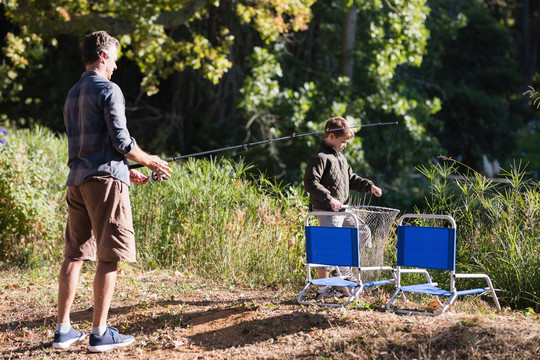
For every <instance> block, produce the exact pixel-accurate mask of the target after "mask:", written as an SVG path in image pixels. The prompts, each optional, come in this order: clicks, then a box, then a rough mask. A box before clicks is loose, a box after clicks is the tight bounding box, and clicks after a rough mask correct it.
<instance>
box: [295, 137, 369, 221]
mask: <svg viewBox="0 0 540 360" xmlns="http://www.w3.org/2000/svg"><path fill="white" fill-rule="evenodd" d="M371 185H373V182H372V181H371V180H368V179H364V178H361V177H360V176H358V175H356V174H355V173H354V172H353V171H352V168H351V167H350V166H349V163H348V162H347V159H345V156H343V154H341V153H338V152H337V151H336V150H335V149H334V148H333V147H332V146H331V145H329V144H328V143H327V142H326V141H323V143H322V145H321V147H320V148H319V150H317V152H316V153H315V154H313V155H312V156H311V158H310V159H309V161H308V163H307V165H306V172H305V174H304V188H305V189H306V191H307V192H308V193H309V200H310V202H311V205H313V208H314V209H318V210H328V211H331V210H332V208H331V207H330V199H332V198H336V199H337V200H339V201H340V202H341V203H342V204H343V205H346V204H347V203H348V201H349V190H356V191H359V192H370V191H371Z"/></svg>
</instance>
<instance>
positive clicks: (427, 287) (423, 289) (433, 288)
mask: <svg viewBox="0 0 540 360" xmlns="http://www.w3.org/2000/svg"><path fill="white" fill-rule="evenodd" d="M410 218H422V219H441V220H446V221H448V222H450V225H451V227H452V228H453V229H454V234H453V245H452V246H453V264H452V267H451V269H449V270H447V271H449V272H450V289H449V290H444V289H441V288H438V287H437V283H434V282H432V281H431V278H430V276H429V274H428V272H427V270H426V269H429V267H426V268H423V269H421V268H418V267H417V268H407V269H404V268H403V266H407V265H406V264H398V265H397V266H396V288H397V289H396V291H395V292H394V294H393V295H392V297H391V298H390V300H389V301H388V303H387V304H386V308H387V310H390V311H394V312H396V313H401V314H419V315H429V316H436V315H439V314H442V313H443V312H445V311H446V310H447V309H448V308H449V307H450V306H451V305H452V304H453V303H454V301H455V300H456V299H457V297H458V296H461V295H471V294H480V295H483V294H486V293H488V292H490V293H491V295H492V297H493V300H494V303H495V306H496V308H497V310H499V311H500V310H501V306H500V304H499V300H498V298H497V294H496V293H495V288H494V287H493V284H492V282H491V279H490V278H489V276H488V275H487V274H457V273H456V271H455V267H456V259H455V250H456V236H455V229H457V225H456V222H455V220H454V218H452V217H451V216H449V215H435V214H405V215H403V216H401V217H400V218H399V220H398V229H399V227H400V226H406V225H403V221H404V220H405V219H410ZM418 228H435V227H430V226H425V227H422V226H420V227H418ZM398 233H399V231H398ZM402 240H403V239H399V235H398V252H399V251H400V250H399V241H402ZM398 258H399V256H398ZM403 273H423V274H425V275H426V278H427V283H426V284H416V285H408V286H401V274H403ZM472 278H478V279H485V280H486V283H487V285H488V287H486V288H478V289H467V290H460V291H458V290H457V289H456V285H455V283H456V280H457V279H472ZM405 292H410V293H420V294H429V295H434V296H435V298H436V299H437V301H438V302H439V304H440V305H441V306H442V309H441V310H439V311H437V312H428V311H416V310H407V309H398V308H396V307H392V302H393V301H394V300H395V299H396V298H397V296H398V295H399V294H400V293H401V294H402V295H403V298H404V299H405V298H406V297H405ZM439 296H445V297H448V300H447V301H446V302H444V303H442V302H441V301H440V300H439Z"/></svg>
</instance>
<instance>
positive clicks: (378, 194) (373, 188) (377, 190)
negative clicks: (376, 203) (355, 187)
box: [371, 185, 382, 197]
mask: <svg viewBox="0 0 540 360" xmlns="http://www.w3.org/2000/svg"><path fill="white" fill-rule="evenodd" d="M371 193H372V194H373V195H375V196H376V197H381V195H382V190H381V188H380V187H377V186H375V185H371Z"/></svg>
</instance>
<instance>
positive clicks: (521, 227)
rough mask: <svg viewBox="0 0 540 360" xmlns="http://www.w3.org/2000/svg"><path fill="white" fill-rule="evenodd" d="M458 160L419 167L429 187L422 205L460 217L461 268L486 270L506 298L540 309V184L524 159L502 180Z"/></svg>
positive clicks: (514, 305)
mask: <svg viewBox="0 0 540 360" xmlns="http://www.w3.org/2000/svg"><path fill="white" fill-rule="evenodd" d="M456 165H457V164H455V163H452V164H450V165H442V166H433V165H432V166H428V167H424V166H423V167H421V168H420V169H419V170H420V172H421V173H422V174H423V175H424V176H425V177H426V178H427V179H428V180H429V181H430V190H431V191H430V195H429V197H427V198H426V208H425V209H423V210H422V211H424V212H426V213H433V214H449V215H452V216H453V217H454V219H455V220H456V222H457V224H458V231H457V233H458V254H457V258H458V259H457V260H458V264H459V269H458V271H464V272H472V273H476V272H479V273H486V274H488V275H489V276H490V277H491V279H492V281H493V283H494V285H495V287H496V288H497V289H500V298H501V299H502V300H503V301H504V302H505V303H507V304H509V305H511V306H512V307H514V308H525V307H533V308H535V309H539V308H540V184H539V183H538V182H536V181H531V180H527V177H526V175H527V174H526V172H525V170H524V169H523V168H522V167H521V165H520V164H514V165H513V166H512V167H511V169H510V170H508V171H503V176H504V178H505V179H506V180H507V181H506V182H498V183H496V182H493V181H492V180H490V179H488V178H486V177H485V176H483V175H481V174H479V173H478V172H476V171H474V170H472V169H469V170H468V171H467V172H466V173H462V172H460V171H459V170H458V167H457V166H456ZM461 165H463V164H461Z"/></svg>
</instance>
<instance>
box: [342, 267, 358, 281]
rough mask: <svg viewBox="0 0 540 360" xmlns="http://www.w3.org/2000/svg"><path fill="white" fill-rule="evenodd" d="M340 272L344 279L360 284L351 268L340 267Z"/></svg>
mask: <svg viewBox="0 0 540 360" xmlns="http://www.w3.org/2000/svg"><path fill="white" fill-rule="evenodd" d="M339 271H340V272H341V276H342V278H343V279H345V280H348V281H352V282H358V279H357V278H356V276H354V273H353V271H352V269H351V268H350V267H340V268H339Z"/></svg>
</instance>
